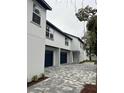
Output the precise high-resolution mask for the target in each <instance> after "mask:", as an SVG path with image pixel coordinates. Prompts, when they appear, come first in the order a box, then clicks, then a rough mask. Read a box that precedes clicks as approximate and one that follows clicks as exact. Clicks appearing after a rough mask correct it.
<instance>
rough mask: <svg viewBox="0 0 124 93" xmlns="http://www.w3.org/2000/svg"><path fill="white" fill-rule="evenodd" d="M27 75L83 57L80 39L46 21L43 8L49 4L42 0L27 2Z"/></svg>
mask: <svg viewBox="0 0 124 93" xmlns="http://www.w3.org/2000/svg"><path fill="white" fill-rule="evenodd" d="M27 4H28V5H27V6H28V7H27V9H28V10H27V27H28V29H27V71H28V72H27V77H28V82H30V81H31V79H32V77H33V76H34V75H40V74H42V73H44V68H45V67H48V66H59V65H60V64H64V63H79V62H80V61H83V60H86V59H87V57H86V52H85V51H84V50H83V41H82V40H81V39H80V38H79V37H76V36H73V35H70V34H67V33H65V32H63V31H61V30H60V29H59V28H57V27H56V26H55V25H53V24H52V23H50V22H49V21H46V11H47V10H51V7H50V6H49V5H48V4H47V3H46V2H45V1H44V0H28V2H27Z"/></svg>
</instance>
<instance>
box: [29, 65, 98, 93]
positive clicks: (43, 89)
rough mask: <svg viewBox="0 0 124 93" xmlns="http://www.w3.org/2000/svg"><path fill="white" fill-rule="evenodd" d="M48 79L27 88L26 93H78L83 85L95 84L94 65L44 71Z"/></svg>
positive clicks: (52, 68)
mask: <svg viewBox="0 0 124 93" xmlns="http://www.w3.org/2000/svg"><path fill="white" fill-rule="evenodd" d="M45 74H46V76H48V77H50V78H48V79H46V80H44V81H42V82H39V83H37V84H36V85H33V86H31V87H29V88H28V93H80V90H81V89H82V88H83V85H84V84H93V85H95V84H96V65H94V64H93V63H83V64H68V65H61V66H60V67H49V68H46V69H45Z"/></svg>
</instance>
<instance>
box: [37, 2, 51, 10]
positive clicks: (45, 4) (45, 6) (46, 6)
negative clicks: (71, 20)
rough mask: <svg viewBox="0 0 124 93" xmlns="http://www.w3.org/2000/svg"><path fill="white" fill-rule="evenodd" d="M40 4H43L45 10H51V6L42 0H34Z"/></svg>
mask: <svg viewBox="0 0 124 93" xmlns="http://www.w3.org/2000/svg"><path fill="white" fill-rule="evenodd" d="M36 1H37V2H38V3H39V4H40V5H41V6H43V7H44V8H45V9H47V10H52V8H51V7H50V6H49V5H48V4H47V2H46V1H44V0H36Z"/></svg>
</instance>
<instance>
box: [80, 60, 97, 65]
mask: <svg viewBox="0 0 124 93" xmlns="http://www.w3.org/2000/svg"><path fill="white" fill-rule="evenodd" d="M82 63H94V64H97V60H83V61H81V62H80V64H82Z"/></svg>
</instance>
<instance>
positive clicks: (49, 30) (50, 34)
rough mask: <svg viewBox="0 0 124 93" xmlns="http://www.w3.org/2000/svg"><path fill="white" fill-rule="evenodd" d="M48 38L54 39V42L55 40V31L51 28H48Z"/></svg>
mask: <svg viewBox="0 0 124 93" xmlns="http://www.w3.org/2000/svg"><path fill="white" fill-rule="evenodd" d="M46 37H47V38H49V39H52V40H53V38H54V36H53V29H50V27H49V26H46Z"/></svg>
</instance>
